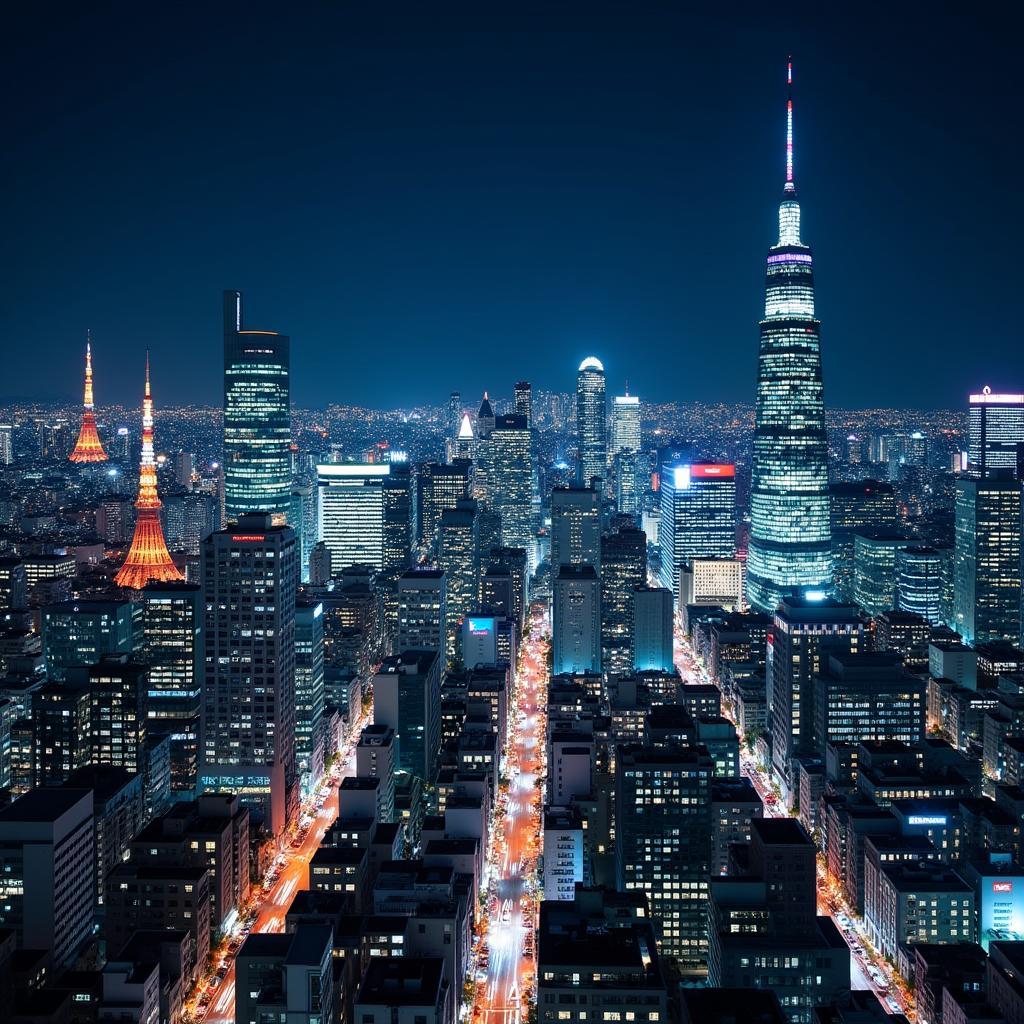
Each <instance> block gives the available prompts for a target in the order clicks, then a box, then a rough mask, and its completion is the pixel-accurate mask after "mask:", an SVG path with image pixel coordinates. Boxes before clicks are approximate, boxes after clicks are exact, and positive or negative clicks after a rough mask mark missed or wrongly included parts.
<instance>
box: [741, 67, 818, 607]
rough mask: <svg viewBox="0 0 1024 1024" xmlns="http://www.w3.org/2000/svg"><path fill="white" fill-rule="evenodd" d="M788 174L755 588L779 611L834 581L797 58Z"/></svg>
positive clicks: (772, 305) (771, 317) (762, 382)
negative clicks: (799, 158)
mask: <svg viewBox="0 0 1024 1024" xmlns="http://www.w3.org/2000/svg"><path fill="white" fill-rule="evenodd" d="M787 84H788V96H787V100H786V181H785V184H784V185H783V190H782V202H781V204H780V205H779V240H778V242H777V243H776V244H775V245H773V246H772V247H771V248H770V249H769V250H768V264H767V279H766V285H765V308H764V319H763V320H762V321H761V347H760V354H759V356H758V372H757V406H756V412H755V427H754V458H753V478H752V482H751V496H750V547H749V552H748V556H747V595H748V599H749V601H750V603H751V604H752V605H753V606H754V607H755V608H759V609H761V610H763V611H767V612H773V611H774V610H775V607H776V605H777V604H778V602H779V598H780V597H782V596H783V595H787V594H808V593H810V594H812V595H813V594H814V593H815V592H817V591H821V592H825V591H828V590H830V589H831V587H832V554H831V527H830V523H829V491H828V444H827V441H826V437H825V402H824V394H823V387H822V379H821V343H820V339H819V327H820V324H819V322H818V320H817V319H815V316H814V270H813V262H812V258H811V250H810V247H809V246H807V245H805V244H804V243H803V242H802V241H801V240H800V204H799V203H798V202H797V194H796V182H795V180H794V177H793V64H792V61H790V62H789V64H788V66H787Z"/></svg>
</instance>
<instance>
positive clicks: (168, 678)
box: [142, 583, 206, 793]
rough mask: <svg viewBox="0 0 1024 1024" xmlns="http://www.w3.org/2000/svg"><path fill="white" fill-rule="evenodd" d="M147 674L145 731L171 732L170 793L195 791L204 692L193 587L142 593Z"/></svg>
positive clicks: (168, 586) (157, 586) (162, 586)
mask: <svg viewBox="0 0 1024 1024" xmlns="http://www.w3.org/2000/svg"><path fill="white" fill-rule="evenodd" d="M142 599H143V602H144V604H143V607H144V612H145V614H144V620H143V622H144V652H145V661H146V663H147V664H148V665H149V666H150V669H149V704H148V714H149V723H148V731H149V732H150V733H154V734H157V733H160V734H162V733H170V737H171V788H172V789H173V790H175V791H176V792H187V793H191V792H193V791H194V790H195V785H196V771H197V768H198V764H199V716H200V712H201V706H200V701H201V699H202V692H203V674H204V665H203V640H202V635H203V615H204V614H205V611H206V606H205V604H204V603H203V594H202V591H201V589H200V588H199V585H198V584H196V583H150V584H149V585H148V586H147V587H146V589H145V590H144V591H143V592H142Z"/></svg>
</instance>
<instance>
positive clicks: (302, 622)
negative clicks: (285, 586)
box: [295, 601, 325, 786]
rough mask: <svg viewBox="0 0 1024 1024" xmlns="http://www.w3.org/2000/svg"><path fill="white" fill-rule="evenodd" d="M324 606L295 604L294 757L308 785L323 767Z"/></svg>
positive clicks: (307, 602)
mask: <svg viewBox="0 0 1024 1024" xmlns="http://www.w3.org/2000/svg"><path fill="white" fill-rule="evenodd" d="M323 717H324V606H323V605H322V604H321V603H320V602H319V601H299V603H298V604H297V605H296V608H295V760H296V764H297V769H298V771H299V773H300V775H301V776H302V778H303V780H304V782H305V783H306V785H307V786H309V785H312V784H313V783H315V782H317V780H319V778H320V776H321V774H322V772H323V768H324V746H325V737H324V728H323Z"/></svg>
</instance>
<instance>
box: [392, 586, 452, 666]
mask: <svg viewBox="0 0 1024 1024" xmlns="http://www.w3.org/2000/svg"><path fill="white" fill-rule="evenodd" d="M446 605H447V596H446V588H445V577H444V571H443V570H442V569H434V568H431V567H428V566H415V567H414V568H412V569H407V570H406V571H405V573H403V574H402V577H401V578H400V579H399V581H398V633H397V635H396V638H395V653H396V654H401V653H402V651H443V650H444V649H445V640H446V637H447V635H448V631H447V629H446V627H445V607H446Z"/></svg>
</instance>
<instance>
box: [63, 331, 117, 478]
mask: <svg viewBox="0 0 1024 1024" xmlns="http://www.w3.org/2000/svg"><path fill="white" fill-rule="evenodd" d="M68 458H69V459H70V460H71V461H72V462H106V461H107V453H106V452H105V451H104V450H103V445H102V444H100V435H99V434H97V433H96V414H95V413H94V412H93V404H92V335H91V334H89V333H86V341H85V401H84V402H83V403H82V429H81V430H80V431H79V432H78V440H77V441H76V442H75V448H74V451H72V452H71V454H70V455H69V456H68Z"/></svg>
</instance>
